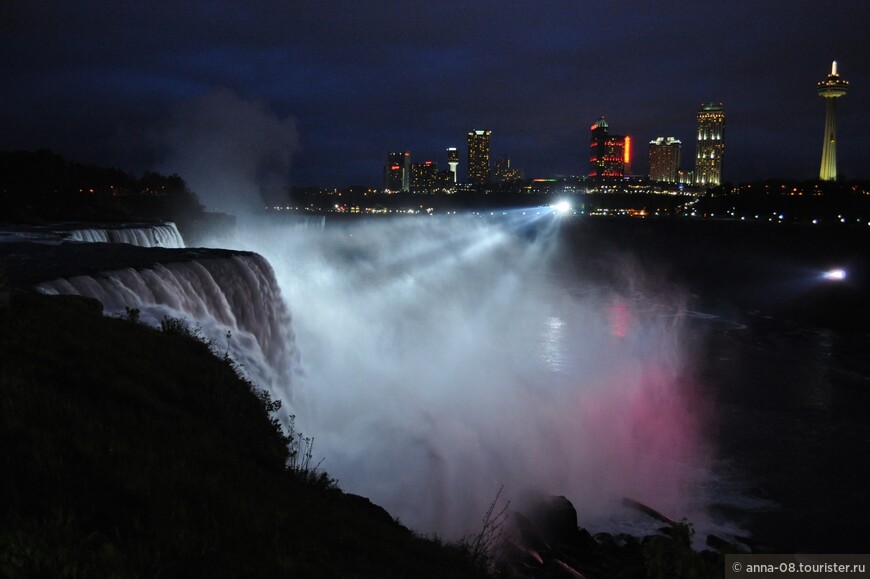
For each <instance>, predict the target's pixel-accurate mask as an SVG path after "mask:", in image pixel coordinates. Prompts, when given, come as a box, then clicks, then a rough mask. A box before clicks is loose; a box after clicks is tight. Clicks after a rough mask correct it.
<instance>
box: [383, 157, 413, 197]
mask: <svg viewBox="0 0 870 579" xmlns="http://www.w3.org/2000/svg"><path fill="white" fill-rule="evenodd" d="M410 186H411V153H410V152H409V151H405V152H404V153H387V164H386V165H385V166H384V189H386V190H388V191H405V192H407V191H410Z"/></svg>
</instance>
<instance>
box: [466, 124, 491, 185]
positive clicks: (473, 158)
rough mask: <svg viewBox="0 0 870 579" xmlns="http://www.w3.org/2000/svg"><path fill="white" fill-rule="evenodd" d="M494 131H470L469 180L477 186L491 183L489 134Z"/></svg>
mask: <svg viewBox="0 0 870 579" xmlns="http://www.w3.org/2000/svg"><path fill="white" fill-rule="evenodd" d="M491 134H492V131H481V130H475V131H469V132H468V180H469V181H470V182H471V183H473V184H474V185H477V186H482V185H486V184H487V183H489V136H490V135H491Z"/></svg>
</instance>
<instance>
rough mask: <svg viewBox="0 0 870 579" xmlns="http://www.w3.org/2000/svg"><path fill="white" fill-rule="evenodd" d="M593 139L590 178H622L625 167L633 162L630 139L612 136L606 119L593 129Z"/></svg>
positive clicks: (602, 118) (590, 155)
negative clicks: (628, 143)
mask: <svg viewBox="0 0 870 579" xmlns="http://www.w3.org/2000/svg"><path fill="white" fill-rule="evenodd" d="M590 129H591V131H592V139H591V141H590V143H589V176H590V177H612V178H622V177H623V176H625V166H626V165H627V164H628V163H629V162H630V161H631V152H630V151H631V146H630V145H628V146H626V144H627V142H630V141H629V139H630V137H624V136H622V135H611V134H610V133H609V132H608V131H607V129H608V125H607V121H606V120H604V117H601V118H600V119H598V120H597V121H596V122H595V123H594V124H593V125H592V126H591V127H590Z"/></svg>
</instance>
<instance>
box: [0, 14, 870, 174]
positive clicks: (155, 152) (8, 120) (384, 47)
mask: <svg viewBox="0 0 870 579" xmlns="http://www.w3.org/2000/svg"><path fill="white" fill-rule="evenodd" d="M0 26H2V29H0V35H2V38H3V50H2V51H0V71H2V79H3V85H2V89H0V149H3V150H11V149H36V148H51V149H53V150H55V151H56V152H58V153H61V154H62V155H64V156H66V157H68V158H70V159H72V160H75V161H79V162H86V163H95V164H99V165H111V166H116V167H119V168H122V169H125V170H128V171H133V172H140V171H143V170H146V169H157V170H160V171H164V172H178V173H179V174H181V175H182V177H185V178H187V179H190V178H191V177H194V179H193V180H194V181H195V182H197V183H199V184H200V186H203V185H202V183H204V182H206V181H203V178H201V177H200V178H199V179H197V178H195V175H193V174H194V173H196V172H208V171H212V170H216V169H215V168H216V167H223V168H224V169H225V168H226V167H227V166H229V165H233V166H237V167H238V170H237V171H236V178H239V179H245V178H250V179H254V180H255V181H256V182H257V184H258V186H259V187H261V188H269V187H281V186H284V185H289V184H292V185H321V186H330V187H332V186H335V187H344V186H349V185H354V184H359V185H370V186H381V185H382V177H381V171H382V167H383V164H384V163H385V159H386V153H387V152H388V151H391V150H396V151H398V150H410V151H411V152H412V160H413V161H415V162H416V161H423V160H425V159H432V160H434V161H436V162H437V163H439V165H440V167H442V168H446V159H445V153H444V149H445V148H446V147H448V146H457V147H460V149H461V152H462V157H461V158H462V164H461V165H460V177H462V176H464V175H465V148H466V143H465V135H466V133H467V132H468V130H470V129H476V128H485V129H490V130H492V154H493V157H494V158H496V157H500V156H502V155H504V154H508V155H510V156H511V159H512V161H513V164H514V165H515V166H518V167H521V168H523V169H524V170H525V173H526V176H527V177H549V176H555V175H571V174H585V172H586V170H587V161H586V154H587V151H588V139H589V132H588V130H589V125H590V124H591V123H592V122H594V121H595V120H596V119H597V118H598V117H600V116H601V115H605V116H606V118H607V120H608V122H609V124H610V129H611V132H614V133H618V134H628V135H631V136H632V139H633V141H634V143H635V148H634V153H635V159H636V162H635V164H634V172H636V173H645V172H646V164H647V163H646V143H648V142H649V140H650V139H651V138H653V137H656V136H675V137H677V138H679V139H681V140H682V141H683V167H684V168H687V169H692V168H693V167H694V161H693V159H694V152H695V147H694V141H693V137H694V125H695V113H696V112H697V110H698V108H699V106H700V104H701V103H702V102H705V101H717V102H722V103H724V106H725V112H726V133H725V143H726V149H725V159H724V169H723V172H724V175H723V177H724V179H725V180H728V181H732V182H741V181H747V180H752V179H759V178H768V177H787V178H813V177H815V176H817V175H818V170H819V159H820V153H821V142H822V130H823V125H824V113H825V103H824V101H823V99H822V98H820V97H819V96H817V95H816V92H815V88H816V83H817V82H818V81H821V80H823V79H824V78H825V76H826V74H827V73H828V71H829V70H830V66H831V61H832V60H834V59H837V61H838V62H839V67H840V72H841V74H842V77H843V78H845V79H846V80H849V81H850V82H851V85H852V89H851V92H850V93H849V94H848V95H846V96H845V97H844V98H842V99H841V100H840V101H839V111H840V116H839V148H838V158H839V173H840V174H841V175H842V176H844V177H846V178H870V167H868V163H867V161H868V149H867V146H866V143H867V141H866V135H868V134H870V113H868V107H867V104H868V102H870V101H868V97H867V95H868V94H870V60H868V54H870V45H868V44H870V43H868V41H867V34H868V30H870V2H866V1H863V0H855V1H851V0H839V1H837V0H835V1H831V2H821V1H814V2H807V1H802V0H782V1H758V0H751V1H749V0H748V1H740V2H698V1H694V2H670V1H669V2H647V1H646V0H644V1H640V0H638V1H618V2H617V1H613V2H603V1H602V2H588V1H584V2H578V1H576V0H575V1H537V2H509V1H503V2H497V1H480V2H468V1H457V2H452V1H439V2H418V1H415V0H410V1H409V0H406V1H403V2H381V1H348V2H293V1H287V0H283V1H272V0H259V1H256V0H255V1H248V2H228V1H226V0H213V1H211V2H177V1H176V0H173V1H152V2H126V1H117V0H114V1H111V2H96V1H95V2H81V1H77V2H67V1H59V2H58V1H56V2H48V1H39V0H24V1H18V0H13V1H11V2H9V1H7V2H5V3H4V8H3V10H2V15H0ZM218 174H219V172H218ZM216 178H223V177H220V176H218V177H216ZM228 179H229V177H228Z"/></svg>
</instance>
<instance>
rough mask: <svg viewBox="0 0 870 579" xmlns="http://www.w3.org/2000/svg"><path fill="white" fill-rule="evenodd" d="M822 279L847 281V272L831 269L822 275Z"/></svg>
mask: <svg viewBox="0 0 870 579" xmlns="http://www.w3.org/2000/svg"><path fill="white" fill-rule="evenodd" d="M822 277H823V278H825V279H828V280H831V281H842V280H844V279H846V270H845V269H831V270H828V271H826V272H825V273H824V274H822Z"/></svg>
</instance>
